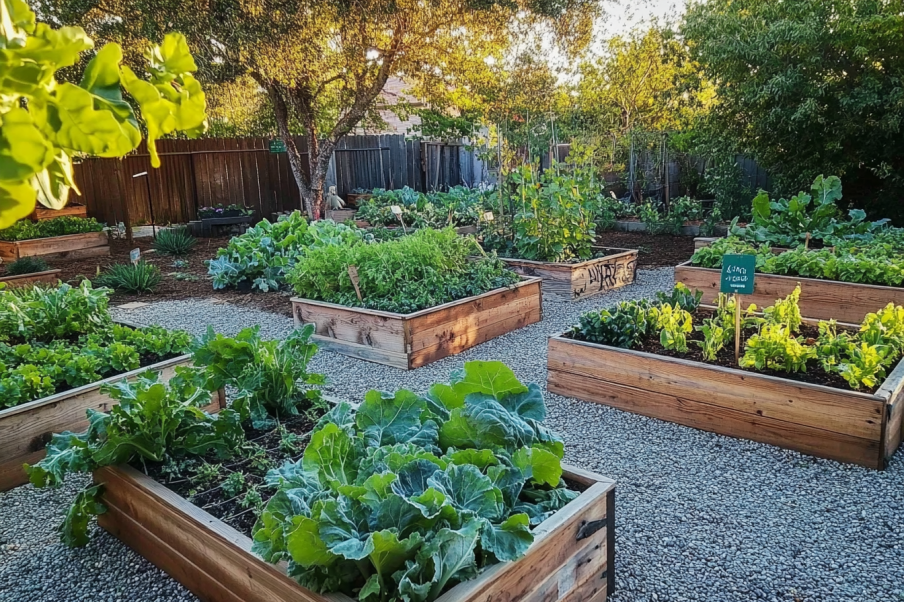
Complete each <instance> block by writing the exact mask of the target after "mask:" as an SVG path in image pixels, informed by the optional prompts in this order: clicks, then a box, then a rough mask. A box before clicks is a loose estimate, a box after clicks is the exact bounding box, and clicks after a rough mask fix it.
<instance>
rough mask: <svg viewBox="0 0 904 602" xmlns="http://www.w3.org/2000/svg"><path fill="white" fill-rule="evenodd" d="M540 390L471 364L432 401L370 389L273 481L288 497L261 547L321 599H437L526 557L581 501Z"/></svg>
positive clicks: (262, 534) (261, 532)
mask: <svg viewBox="0 0 904 602" xmlns="http://www.w3.org/2000/svg"><path fill="white" fill-rule="evenodd" d="M545 417H546V408H545V405H544V403H543V397H542V395H541V392H540V389H539V387H537V386H536V385H529V386H524V385H522V384H521V383H520V382H518V380H517V378H516V377H515V375H514V374H513V373H512V372H511V370H509V369H508V368H507V367H506V366H505V365H503V364H500V363H498V362H468V363H466V364H465V367H464V370H463V371H462V372H461V373H459V374H457V375H454V376H453V379H452V382H451V383H450V384H438V385H434V386H433V388H431V390H430V392H429V394H428V395H427V396H425V397H421V396H418V395H416V394H414V393H412V392H410V391H404V390H401V391H397V392H395V393H380V392H377V391H371V392H369V393H368V394H367V396H366V398H365V401H364V402H363V403H362V404H361V406H360V407H359V408H358V410H357V411H353V410H352V409H351V408H350V407H349V406H348V405H347V404H342V405H340V406H338V407H337V408H335V409H334V410H333V411H331V412H330V413H329V414H328V415H327V416H326V417H325V418H324V419H323V420H322V421H321V423H320V424H319V425H318V427H317V429H316V430H315V432H314V433H313V435H312V437H311V442H310V443H309V444H308V446H307V448H306V449H305V452H304V456H303V458H302V459H301V460H300V461H299V462H297V463H294V464H287V465H284V466H282V467H281V468H279V469H278V470H274V471H271V473H270V474H269V475H268V476H267V479H266V481H267V483H268V485H270V486H272V487H277V488H278V491H277V492H276V494H275V495H274V496H273V497H272V498H271V499H270V501H269V502H268V504H267V506H266V509H265V510H264V513H263V514H262V515H261V517H260V519H259V520H258V522H257V524H256V525H255V528H254V545H253V550H254V552H255V553H257V554H259V555H260V556H261V557H263V558H264V559H265V560H267V561H269V562H279V561H281V560H287V561H288V562H289V571H288V572H289V574H290V575H291V576H293V577H294V578H295V579H296V580H298V582H299V583H301V584H302V585H304V586H305V587H308V588H311V589H313V590H314V591H318V592H343V593H346V594H348V595H351V596H355V597H356V598H357V599H358V600H361V601H362V602H378V601H379V602H402V601H405V602H431V601H432V600H435V599H436V598H437V597H439V596H440V595H441V594H442V592H443V591H445V590H446V589H448V588H449V587H450V586H452V585H454V584H456V583H458V582H461V581H465V580H468V579H472V578H474V577H475V576H476V574H477V572H478V571H479V570H480V569H482V568H484V567H486V566H488V565H491V564H494V563H496V562H505V561H511V560H515V559H517V558H519V557H521V556H523V555H524V553H525V552H526V551H527V549H528V547H529V546H530V544H531V542H532V541H533V538H534V536H533V533H532V532H531V527H532V526H536V525H538V524H539V523H541V522H542V521H543V520H545V518H546V517H548V516H549V515H551V514H552V513H554V512H555V511H557V510H558V509H560V508H561V507H562V506H564V505H565V504H567V503H568V502H569V501H571V500H572V499H574V498H575V497H577V493H575V492H573V491H570V490H569V489H567V488H566V487H565V485H564V482H563V480H562V466H561V458H562V456H563V452H564V447H563V444H562V441H561V440H560V439H559V438H558V437H557V436H556V435H555V434H553V433H552V432H550V431H549V430H548V429H547V428H546V427H545V426H544V425H543V420H544V419H545Z"/></svg>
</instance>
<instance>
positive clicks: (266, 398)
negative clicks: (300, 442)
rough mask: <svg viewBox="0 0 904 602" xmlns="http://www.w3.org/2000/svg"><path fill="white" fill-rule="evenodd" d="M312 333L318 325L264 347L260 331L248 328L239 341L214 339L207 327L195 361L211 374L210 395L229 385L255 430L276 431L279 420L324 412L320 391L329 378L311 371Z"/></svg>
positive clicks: (235, 403) (235, 405)
mask: <svg viewBox="0 0 904 602" xmlns="http://www.w3.org/2000/svg"><path fill="white" fill-rule="evenodd" d="M313 333H314V325H313V324H306V325H305V326H304V327H302V328H299V329H297V330H295V331H294V332H292V334H290V335H289V336H288V337H286V338H285V339H283V340H281V341H276V340H270V341H265V340H263V339H261V337H260V327H259V326H254V327H253V328H246V329H244V330H242V331H241V332H240V333H239V334H237V335H236V336H235V338H230V337H226V336H223V335H222V334H216V333H215V332H214V330H213V327H210V326H208V328H207V334H205V335H204V337H203V338H202V339H201V341H200V344H199V345H198V346H197V347H196V348H195V350H194V356H193V361H194V364H195V365H196V366H204V367H206V368H207V370H208V374H209V375H210V383H209V388H210V389H213V390H216V389H219V388H220V387H224V386H227V385H228V386H231V387H235V388H236V389H237V390H238V392H237V394H236V395H235V396H234V399H233V404H232V406H233V408H236V409H237V410H239V411H241V412H243V413H244V412H247V414H248V415H249V416H250V417H251V420H252V422H253V424H254V426H255V428H272V427H273V426H275V422H274V421H275V420H280V419H282V420H284V419H287V418H290V417H292V416H296V415H298V414H299V412H302V411H306V410H311V409H314V408H317V409H320V408H323V407H325V403H326V402H325V401H324V400H323V397H322V394H321V390H320V387H321V386H322V385H324V384H325V383H326V377H324V376H323V375H322V374H318V373H315V372H309V371H308V363H309V362H310V361H311V358H313V357H314V354H315V353H317V345H315V344H314V343H312V342H311V335H312V334H313Z"/></svg>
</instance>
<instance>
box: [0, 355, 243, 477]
mask: <svg viewBox="0 0 904 602" xmlns="http://www.w3.org/2000/svg"><path fill="white" fill-rule="evenodd" d="M190 365H191V356H190V355H182V356H179V357H176V358H173V359H171V360H166V361H163V362H158V363H156V364H152V365H150V366H147V367H145V368H139V369H137V370H132V371H131V372H126V373H125V374H119V375H116V376H111V377H110V378H106V379H104V380H101V381H98V382H96V383H91V384H88V385H85V386H83V387H77V388H75V389H72V390H70V391H64V392H62V393H57V394H55V395H50V396H48V397H44V398H43V399H36V400H35V401H31V402H29V403H24V404H22V405H18V406H15V407H12V408H7V409H5V410H0V491H6V490H8V489H12V488H13V487H18V486H19V485H23V484H25V483H27V482H28V476H27V475H26V474H25V471H24V470H23V469H22V464H24V463H26V462H27V463H29V464H34V463H35V462H38V461H40V460H41V458H43V457H44V455H45V447H46V445H47V443H48V442H49V441H50V437H51V435H52V434H53V433H62V432H63V431H72V432H76V433H77V432H81V431H84V430H85V429H86V428H88V418H87V417H86V412H87V410H88V409H89V408H91V409H94V410H98V411H101V412H105V411H107V410H109V408H110V406H111V404H114V403H115V402H114V401H113V400H112V399H111V398H110V397H108V396H107V395H104V394H103V393H101V392H100V387H101V385H103V384H107V383H114V382H118V381H120V380H122V379H124V378H125V379H134V378H136V377H137V376H138V375H139V374H141V373H143V372H146V371H147V370H158V371H160V378H161V381H163V382H166V381H168V380H169V379H170V378H172V377H173V376H174V375H175V368H176V367H177V366H190ZM224 407H226V397H225V393H224V392H223V391H217V392H216V393H215V394H214V395H213V396H212V398H211V403H210V405H208V406H206V407H205V408H204V410H206V411H208V412H217V411H219V410H220V409H221V408H224Z"/></svg>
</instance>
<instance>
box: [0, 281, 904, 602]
mask: <svg viewBox="0 0 904 602" xmlns="http://www.w3.org/2000/svg"><path fill="white" fill-rule="evenodd" d="M671 284H672V270H671V269H662V270H650V271H643V272H640V275H639V279H638V282H637V284H635V285H634V286H631V287H627V288H625V289H622V290H620V291H616V292H614V293H611V294H609V295H607V296H605V297H597V298H595V299H591V300H588V301H583V302H579V303H573V304H568V303H554V302H546V303H544V308H543V309H544V319H543V321H542V322H541V323H539V324H535V325H533V326H530V327H527V328H524V329H522V330H519V331H517V332H514V333H511V334H509V335H506V336H504V337H501V338H498V339H495V340H493V341H489V342H487V343H485V344H483V345H480V346H479V347H477V348H475V349H471V350H469V351H467V352H465V353H463V354H461V355H458V356H456V357H452V358H446V359H444V360H441V361H439V362H436V363H434V364H431V365H430V366H427V367H425V368H421V369H419V370H415V371H413V372H403V371H401V370H396V369H393V368H388V367H385V366H380V365H377V364H371V363H368V362H363V361H358V360H354V359H350V358H346V357H344V356H340V355H336V354H332V353H320V354H318V356H317V358H316V359H315V361H314V362H313V366H312V368H313V369H315V370H318V371H322V372H325V373H326V374H327V375H328V376H329V377H330V379H331V381H330V385H329V393H331V394H332V395H336V396H338V397H343V398H347V399H357V398H360V397H361V396H362V395H363V394H364V392H365V391H367V390H368V389H371V388H382V389H395V388H401V387H406V388H411V389H414V390H417V391H422V390H424V389H425V388H427V387H428V386H429V385H430V384H432V383H434V382H437V381H443V380H446V379H447V378H448V375H449V373H450V372H451V371H452V370H453V369H455V368H457V367H460V366H461V365H462V363H463V362H465V361H468V360H472V359H498V360H503V361H506V362H507V363H508V364H509V365H510V366H512V368H513V369H514V370H515V372H516V373H517V374H518V376H519V377H520V378H522V380H525V381H531V382H537V383H541V384H543V383H545V380H546V365H545V364H546V342H545V339H546V337H547V336H548V335H550V334H553V333H556V332H560V331H562V330H564V329H565V328H566V327H568V326H569V325H571V324H573V323H574V322H575V320H576V318H577V316H578V315H579V314H580V313H581V312H582V311H585V310H587V309H591V308H594V307H600V306H602V305H609V304H611V303H614V302H616V301H620V300H624V299H629V298H637V297H641V296H652V295H653V294H655V292H656V291H658V290H666V289H668V288H670V287H671ZM117 313H118V314H119V315H120V316H121V317H122V318H124V319H127V320H129V321H133V322H138V323H142V324H150V323H156V324H161V325H163V326H167V327H171V328H177V327H178V328H186V329H188V330H191V331H193V332H195V333H198V334H200V333H202V332H203V331H204V330H205V329H206V325H207V324H212V325H213V326H214V327H215V328H216V329H217V330H219V331H221V332H224V333H227V334H234V333H235V332H237V331H238V330H240V329H241V328H244V327H246V326H249V325H252V324H261V326H262V331H263V333H264V335H265V336H274V337H275V336H283V335H285V334H286V333H288V332H289V331H290V330H291V328H292V322H291V320H290V319H289V318H286V317H284V316H276V315H273V314H266V313H263V312H259V311H256V310H251V309H246V308H237V307H234V306H224V305H223V304H219V303H211V302H210V301H207V300H194V301H171V302H162V303H157V304H154V305H151V306H149V307H145V308H141V309H136V310H131V311H120V312H117ZM547 403H548V405H549V409H550V418H549V422H550V423H551V426H552V427H553V428H555V429H556V430H558V431H559V432H560V433H561V434H562V435H563V436H564V437H565V439H566V450H567V452H566V460H567V461H568V462H571V463H573V464H576V465H579V466H583V467H585V468H588V469H591V470H595V471H597V472H600V473H601V474H604V475H606V476H608V477H612V478H615V479H616V480H617V481H618V490H617V494H616V500H617V502H616V506H617V509H618V510H617V515H616V517H617V518H616V523H617V556H616V563H617V569H616V582H617V586H616V587H617V593H616V594H615V595H614V596H612V597H611V598H610V600H611V601H612V602H629V601H630V602H640V601H644V602H646V601H654V600H655V601H667V600H670V601H682V600H707V601H713V602H734V601H738V602H741V601H748V600H767V601H772V600H781V601H786V600H787V601H795V602H803V601H816V600H825V601H829V600H831V601H836V600H837V601H850V602H886V601H897V602H901V601H904V452H899V453H898V455H897V456H896V458H895V459H894V461H893V462H892V464H891V466H890V467H889V468H888V469H887V470H886V471H884V472H876V471H870V470H867V469H864V468H858V467H852V466H847V465H842V464H838V463H837V462H832V461H828V460H819V459H815V458H812V457H808V456H804V455H801V454H798V453H795V452H791V451H787V450H782V449H779V448H776V447H771V446H768V445H762V444H758V443H753V442H749V441H741V440H737V439H731V438H728V437H722V436H719V435H714V434H711V433H705V432H702V431H697V430H694V429H690V428H685V427H682V426H678V425H674V424H670V423H666V422H661V421H657V420H653V419H649V418H645V417H643V416H637V415H634V414H629V413H625V412H620V411H618V410H614V409H611V408H607V407H603V406H598V405H595V404H590V403H584V402H580V401H576V400H572V399H567V398H564V397H560V396H557V395H549V396H548V397H547ZM75 481H78V479H73V480H72V483H70V484H67V486H66V487H65V488H63V489H62V490H59V491H36V490H34V489H32V488H31V487H30V486H26V487H20V488H18V489H16V490H13V491H11V492H8V493H6V494H0V600H2V601H3V602H6V601H9V602H13V601H15V602H19V601H24V600H33V601H37V600H40V601H47V602H64V601H65V602H69V601H73V600H92V601H93V600H97V601H101V600H102V601H111V602H115V601H119V600H122V601H123V602H126V601H128V602H133V601H134V602H138V601H167V602H169V601H181V600H195V598H194V597H193V596H192V595H191V594H189V593H187V592H185V590H183V589H182V588H181V587H180V586H179V585H178V584H176V583H175V582H173V581H172V580H170V579H169V578H168V577H166V576H165V575H163V574H162V573H160V572H159V571H157V569H155V568H154V567H153V566H151V565H150V564H149V563H147V562H145V561H144V560H142V559H141V558H140V557H138V556H136V555H135V554H133V553H132V552H131V551H129V550H128V549H127V548H125V547H124V546H122V545H121V544H119V542H118V541H117V540H116V539H114V538H113V537H111V536H109V535H107V534H105V533H101V532H97V534H96V536H95V538H94V539H93V540H92V542H91V544H89V546H88V547H87V548H85V549H82V550H77V551H70V550H67V549H66V548H64V547H63V546H62V545H60V544H59V543H57V540H56V533H55V531H54V526H55V525H56V524H57V523H58V522H59V520H60V519H61V517H62V513H63V512H64V511H65V508H66V505H67V504H68V501H69V500H70V498H71V495H72V492H74V491H75V490H76V488H77V487H79V486H81V483H76V482H75Z"/></svg>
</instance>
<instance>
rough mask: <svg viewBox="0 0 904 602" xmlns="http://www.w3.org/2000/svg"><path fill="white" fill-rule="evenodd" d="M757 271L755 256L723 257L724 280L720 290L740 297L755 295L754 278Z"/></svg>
mask: <svg viewBox="0 0 904 602" xmlns="http://www.w3.org/2000/svg"><path fill="white" fill-rule="evenodd" d="M755 271H756V256H754V255H723V256H722V279H721V283H720V286H719V290H720V291H721V292H723V293H737V294H739V295H752V294H753V276H754V272H755Z"/></svg>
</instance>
